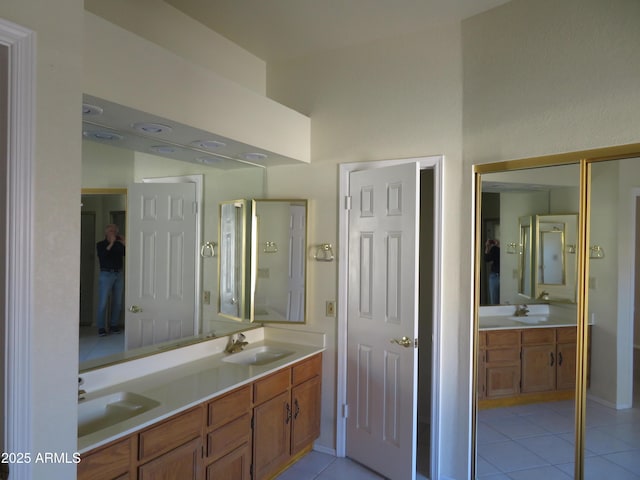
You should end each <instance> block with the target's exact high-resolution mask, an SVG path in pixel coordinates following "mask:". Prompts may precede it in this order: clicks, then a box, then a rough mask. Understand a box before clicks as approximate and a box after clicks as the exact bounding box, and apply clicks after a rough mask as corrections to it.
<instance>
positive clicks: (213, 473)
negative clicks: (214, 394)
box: [204, 385, 252, 480]
mask: <svg viewBox="0 0 640 480" xmlns="http://www.w3.org/2000/svg"><path fill="white" fill-rule="evenodd" d="M251 390H252V389H251V385H245V386H244V387H241V388H239V389H237V390H234V391H232V392H229V393H227V394H225V395H223V396H222V397H219V398H216V399H215V400H212V401H211V402H209V403H208V405H207V429H206V450H205V460H204V462H205V477H204V478H205V479H207V480H213V479H222V478H224V479H227V480H249V479H250V478H251V445H252V435H251V433H252V431H251Z"/></svg>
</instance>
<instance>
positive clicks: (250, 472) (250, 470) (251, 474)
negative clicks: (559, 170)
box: [249, 463, 253, 478]
mask: <svg viewBox="0 0 640 480" xmlns="http://www.w3.org/2000/svg"><path fill="white" fill-rule="evenodd" d="M249 475H250V476H251V478H253V463H252V464H251V465H249Z"/></svg>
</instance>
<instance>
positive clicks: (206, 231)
mask: <svg viewBox="0 0 640 480" xmlns="http://www.w3.org/2000/svg"><path fill="white" fill-rule="evenodd" d="M83 101H84V104H83V124H82V128H83V132H82V133H83V152H82V153H83V160H82V188H83V192H84V195H83V197H82V199H81V203H82V204H83V207H82V239H81V244H82V251H83V253H82V260H81V282H80V283H81V307H80V369H81V370H87V369H93V368H98V367H100V366H104V365H108V364H110V363H115V362H121V361H125V360H128V359H131V358H136V357H138V356H140V355H149V354H153V353H156V352H158V351H162V350H165V349H169V348H175V347H177V346H180V345H185V344H188V343H192V342H194V341H201V340H202V339H206V338H210V337H211V336H219V335H226V334H229V333H230V332H234V331H237V330H239V329H246V328H252V326H251V324H250V323H249V321H248V319H247V318H245V319H244V321H243V322H242V323H239V322H236V321H233V320H230V319H229V318H227V317H225V316H223V315H220V314H219V312H218V301H217V292H218V254H219V249H218V248H217V243H218V205H219V203H220V202H222V201H226V200H230V199H235V198H255V197H262V196H263V195H264V188H265V177H264V170H265V168H264V167H263V166H261V165H259V164H257V163H256V161H255V159H259V158H261V157H260V156H258V155H257V153H261V154H262V155H266V154H268V152H266V153H263V152H256V151H255V148H254V147H251V146H248V145H244V144H240V143H237V142H234V141H233V140H230V139H227V138H223V137H220V136H218V135H215V134H213V133H210V132H204V131H201V130H197V129H194V128H191V127H188V126H185V125H181V124H178V123H176V122H173V121H171V120H169V119H164V118H158V117H156V116H153V115H149V114H147V113H145V112H140V111H137V110H135V109H132V108H129V107H125V106H122V105H117V104H114V103H112V102H109V101H105V100H103V99H99V98H96V97H92V96H89V95H85V97H84V99H83ZM247 152H248V153H250V154H252V156H249V155H248V154H247V155H245V153H247ZM245 157H247V158H250V159H251V161H249V160H247V159H246V158H245ZM143 183H144V184H149V188H151V184H161V185H165V186H166V185H169V187H168V188H171V187H170V185H171V184H173V185H175V188H176V189H177V188H180V185H179V184H185V183H187V184H191V187H189V189H190V190H193V193H189V195H193V196H194V198H195V203H193V202H191V200H189V201H183V200H180V201H177V200H176V201H174V202H173V203H172V204H171V207H170V209H169V211H168V212H167V215H171V216H173V218H174V219H177V218H179V217H187V216H190V215H192V214H193V213H194V212H195V213H196V219H195V223H192V224H191V225H192V226H191V227H188V228H187V229H186V230H184V231H183V232H181V233H179V234H178V233H177V232H173V233H171V234H170V235H169V234H168V235H169V237H171V238H173V239H174V240H175V241H170V242H169V243H168V244H167V245H166V246H165V247H166V248H167V249H168V250H166V251H167V252H168V255H169V254H170V255H171V257H170V258H173V259H174V260H173V261H172V262H169V263H170V265H172V268H173V270H172V273H171V274H170V275H169V278H170V281H169V284H168V287H167V289H168V290H167V289H165V290H166V291H169V292H171V295H172V302H171V304H172V305H175V304H177V302H175V301H173V300H175V299H177V298H178V297H180V298H182V300H181V302H182V305H183V306H184V308H185V311H186V310H189V313H185V314H184V315H182V314H177V313H176V314H174V315H173V319H175V320H178V319H179V318H181V320H182V321H180V322H177V321H176V322H164V324H161V322H158V321H157V318H156V317H157V315H155V314H152V313H151V312H152V311H153V310H152V308H153V307H152V306H151V305H150V304H149V303H145V302H147V301H148V300H149V299H150V297H152V296H153V292H152V291H151V290H150V289H149V288H147V289H146V290H145V288H146V287H145V288H142V290H141V289H138V290H139V293H140V294H141V296H142V298H138V299H137V300H135V301H134V300H133V299H132V298H129V295H128V293H127V291H128V287H132V286H133V285H134V284H142V285H145V286H149V285H151V284H152V282H151V277H150V272H151V271H155V272H156V273H157V269H156V270H154V268H153V265H155V264H153V263H149V262H147V263H144V262H143V259H145V258H147V259H148V258H150V257H148V256H146V257H145V255H148V254H150V253H149V252H151V251H152V250H153V248H156V247H157V248H160V245H159V244H158V243H153V242H154V241H155V240H157V239H158V238H159V236H157V235H156V236H155V237H153V235H147V234H145V233H144V232H145V230H144V228H138V227H136V228H138V229H137V230H131V225H130V223H131V221H132V219H133V218H134V217H135V215H132V212H131V211H129V209H130V208H132V207H131V204H132V202H134V201H136V199H138V200H139V199H143V200H142V203H141V204H140V203H138V204H137V205H138V206H137V207H133V208H134V210H135V212H134V213H136V214H138V213H142V216H145V215H147V216H154V215H156V213H157V211H155V210H154V209H155V206H154V202H153V201H152V200H150V199H151V198H156V197H155V193H154V194H153V196H152V197H144V196H140V195H134V194H132V191H133V190H132V188H133V187H138V186H140V185H142V184H143ZM169 196H171V194H169ZM154 212H155V213H154ZM156 216H157V215H156ZM110 223H115V224H118V227H119V230H120V234H121V235H122V236H123V237H125V239H126V244H127V246H126V255H125V264H124V268H123V270H124V277H125V282H124V283H125V286H124V290H125V294H124V295H123V301H122V313H121V316H120V321H119V325H118V326H119V328H120V330H121V332H120V333H119V334H107V335H105V336H103V337H101V336H99V335H98V327H97V324H96V310H97V299H98V296H99V295H98V283H99V273H100V268H99V264H98V260H97V258H96V243H97V242H99V241H101V240H102V239H103V238H104V230H105V226H106V225H107V224H110ZM145 228H146V227H145ZM154 238H155V240H154ZM136 239H137V240H140V239H142V240H141V241H140V242H138V243H140V244H141V245H142V246H141V248H142V250H140V251H139V252H142V254H140V253H139V254H137V255H136V254H135V252H134V248H133V247H134V245H135V243H134V240H136ZM214 244H216V245H214ZM204 245H208V246H209V247H215V248H213V249H212V248H209V247H207V248H206V249H204V250H202V249H201V247H203V246H204ZM165 247H163V248H165ZM182 256H184V258H187V259H188V260H189V262H184V263H182V262H180V261H178V259H179V258H182ZM188 263H190V264H191V265H190V266H189V267H188V268H187V264H188ZM132 275H135V277H132ZM132 278H134V280H131V279H132ZM141 279H142V280H141ZM145 297H146V298H145ZM245 317H246V316H245ZM127 318H134V319H137V325H136V327H131V325H128V323H130V322H129V320H128V319H127ZM108 330H109V329H108V327H107V333H109V332H108ZM133 332H136V333H137V335H132V333H133ZM129 339H131V340H129ZM132 342H135V343H136V344H135V345H134V344H133V343H132Z"/></svg>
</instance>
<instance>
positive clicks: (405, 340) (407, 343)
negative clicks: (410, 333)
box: [391, 337, 413, 348]
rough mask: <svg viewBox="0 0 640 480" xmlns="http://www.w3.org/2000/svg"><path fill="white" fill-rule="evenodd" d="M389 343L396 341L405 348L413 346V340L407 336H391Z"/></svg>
mask: <svg viewBox="0 0 640 480" xmlns="http://www.w3.org/2000/svg"><path fill="white" fill-rule="evenodd" d="M391 343H397V344H398V345H400V346H401V347H405V348H411V347H412V346H413V340H411V339H410V338H409V337H402V338H392V339H391Z"/></svg>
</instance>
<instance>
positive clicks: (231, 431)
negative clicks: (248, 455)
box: [207, 413, 251, 460]
mask: <svg viewBox="0 0 640 480" xmlns="http://www.w3.org/2000/svg"><path fill="white" fill-rule="evenodd" d="M250 439H251V415H250V414H249V413H246V414H244V415H243V416H242V417H240V418H238V419H236V420H234V421H233V422H231V423H228V424H226V425H224V426H222V427H220V428H217V429H216V430H214V431H213V432H211V433H209V434H208V435H207V457H209V458H211V459H213V460H216V459H218V458H220V457H222V456H224V455H226V454H227V453H229V452H231V451H232V450H233V449H235V448H236V447H238V446H240V445H242V444H243V443H245V442H247V441H249V440H250Z"/></svg>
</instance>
